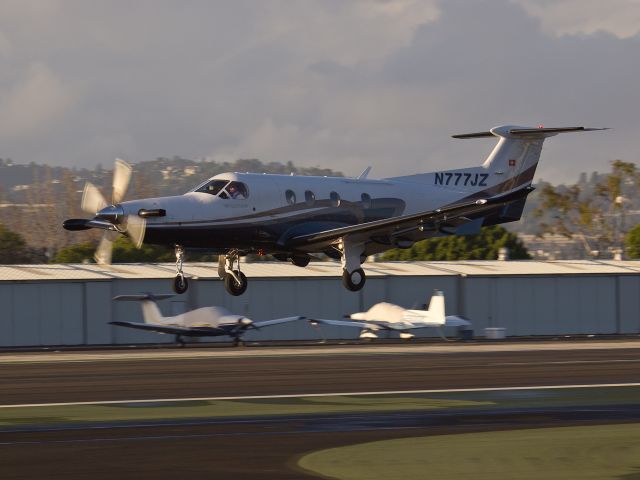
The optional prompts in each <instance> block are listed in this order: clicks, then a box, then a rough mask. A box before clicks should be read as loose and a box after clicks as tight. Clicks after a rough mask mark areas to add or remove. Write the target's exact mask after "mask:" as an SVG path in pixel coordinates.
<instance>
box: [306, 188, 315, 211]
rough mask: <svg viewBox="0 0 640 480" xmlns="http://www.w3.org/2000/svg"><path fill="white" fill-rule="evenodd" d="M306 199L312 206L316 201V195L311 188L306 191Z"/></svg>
mask: <svg viewBox="0 0 640 480" xmlns="http://www.w3.org/2000/svg"><path fill="white" fill-rule="evenodd" d="M304 201H305V202H307V205H308V206H309V207H312V206H313V204H314V203H316V196H315V194H314V193H313V192H312V191H311V190H307V191H306V192H304Z"/></svg>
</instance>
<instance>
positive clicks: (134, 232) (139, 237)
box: [127, 215, 147, 248]
mask: <svg viewBox="0 0 640 480" xmlns="http://www.w3.org/2000/svg"><path fill="white" fill-rule="evenodd" d="M146 227H147V221H146V220H145V219H144V218H141V217H138V216H137V215H129V216H128V217H127V235H129V238H131V241H132V242H133V244H134V245H135V246H136V248H140V247H142V242H144V231H145V230H146Z"/></svg>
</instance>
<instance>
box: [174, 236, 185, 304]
mask: <svg viewBox="0 0 640 480" xmlns="http://www.w3.org/2000/svg"><path fill="white" fill-rule="evenodd" d="M183 263H184V249H183V248H182V247H181V246H180V245H176V276H175V278H174V279H173V291H174V292H176V293H177V294H182V293H184V292H186V291H187V289H188V288H189V282H188V281H187V277H185V276H184V273H183V272H182V264H183Z"/></svg>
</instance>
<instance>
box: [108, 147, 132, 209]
mask: <svg viewBox="0 0 640 480" xmlns="http://www.w3.org/2000/svg"><path fill="white" fill-rule="evenodd" d="M132 170H133V168H132V167H131V165H129V164H128V163H127V162H125V161H124V160H122V159H120V158H116V163H115V165H114V166H113V195H112V202H113V204H114V205H115V204H117V203H120V202H121V201H122V199H123V198H124V195H125V193H127V188H129V180H131V172H132Z"/></svg>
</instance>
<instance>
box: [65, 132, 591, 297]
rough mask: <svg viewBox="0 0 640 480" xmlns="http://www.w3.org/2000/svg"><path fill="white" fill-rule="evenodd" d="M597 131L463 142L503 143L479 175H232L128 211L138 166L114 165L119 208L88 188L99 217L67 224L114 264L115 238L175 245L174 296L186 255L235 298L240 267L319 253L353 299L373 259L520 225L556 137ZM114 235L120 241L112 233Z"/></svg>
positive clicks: (86, 200)
mask: <svg viewBox="0 0 640 480" xmlns="http://www.w3.org/2000/svg"><path fill="white" fill-rule="evenodd" d="M589 130H603V129H597V128H584V127H567V128H528V127H515V126H501V127H495V128H492V129H491V130H490V131H487V132H479V133H470V134H464V135H454V138H482V137H496V138H497V139H498V143H497V145H496V147H495V148H494V149H493V151H492V152H491V154H490V155H489V157H488V158H487V160H486V161H485V162H484V163H483V164H482V165H480V166H476V167H468V168H462V169H456V170H442V171H437V172H431V173H421V174H416V175H408V176H402V177H392V178H385V179H382V180H371V179H369V178H367V175H368V173H369V170H370V169H369V168H368V169H367V170H365V171H364V172H363V173H362V175H360V176H359V177H358V178H341V177H307V176H289V175H265V174H253V173H223V174H220V175H216V176H215V177H213V178H211V179H209V180H207V181H205V182H204V183H202V184H200V185H198V186H197V187H195V188H194V189H193V190H191V191H190V192H188V193H185V194H184V195H178V196H171V197H160V198H145V199H141V200H132V201H127V202H123V201H122V200H123V198H124V194H125V191H126V189H127V186H128V183H129V178H130V175H131V167H130V166H129V165H128V164H127V163H126V162H123V161H121V160H118V161H116V165H115V169H114V178H113V197H112V204H108V202H107V201H106V200H105V199H104V197H103V196H102V194H101V193H100V192H99V191H98V189H97V188H96V187H95V186H93V185H92V184H90V183H87V185H86V186H85V190H84V194H83V199H82V209H83V210H84V211H85V212H87V213H89V214H91V215H94V217H93V218H91V219H69V220H66V221H65V222H64V224H63V226H64V228H66V229H67V230H86V229H90V228H99V229H103V230H106V231H107V232H105V236H104V237H103V240H102V242H101V244H100V246H99V247H98V251H97V253H96V260H97V261H98V262H99V263H109V261H110V258H111V240H112V239H113V236H112V235H116V234H117V233H121V234H125V235H128V236H129V237H131V239H132V240H133V241H134V243H136V244H137V245H138V246H139V245H141V244H142V242H143V241H144V242H145V243H149V244H157V245H167V246H173V247H174V248H175V252H176V277H175V279H174V285H173V286H174V291H176V292H177V293H183V292H185V291H186V289H187V285H188V283H187V279H186V278H185V276H184V274H183V271H182V264H183V260H184V258H185V249H189V248H194V249H207V250H209V251H212V252H216V253H219V254H220V257H219V258H220V260H219V264H218V275H219V276H220V278H221V279H224V282H225V287H226V289H227V291H228V292H229V293H231V294H232V295H241V294H242V293H244V291H245V290H246V288H247V278H246V276H245V275H244V274H243V273H242V272H241V271H240V257H241V256H243V255H247V254H249V253H258V254H272V255H273V256H274V257H275V258H277V259H278V260H283V261H289V260H290V261H291V262H293V263H294V264H295V265H298V266H301V267H304V266H306V265H307V264H308V263H309V260H310V258H311V255H313V254H314V253H324V254H326V255H328V256H330V257H332V258H335V259H339V260H340V261H341V262H342V269H343V283H344V285H345V287H346V288H348V289H349V290H352V291H356V290H360V289H361V288H362V287H363V286H364V283H365V274H364V271H363V270H362V268H361V266H360V265H361V264H362V262H363V261H364V260H365V259H366V258H367V256H369V255H372V254H375V253H379V252H383V251H385V250H388V249H390V248H394V247H401V248H406V247H410V246H411V245H413V244H414V243H415V242H417V241H419V240H423V239H425V238H430V237H434V236H440V235H463V234H472V233H477V232H478V231H479V230H480V227H482V226H486V225H495V224H500V223H505V222H512V221H515V220H518V219H520V216H521V215H522V210H523V208H524V204H525V201H526V198H527V195H528V194H529V193H530V192H531V191H532V190H533V188H532V187H531V182H532V180H533V176H534V173H535V170H536V166H537V165H538V160H539V158H540V152H541V150H542V144H543V142H544V140H545V139H546V138H547V137H551V136H554V135H557V134H559V133H565V132H583V131H589ZM114 232H115V233H114Z"/></svg>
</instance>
